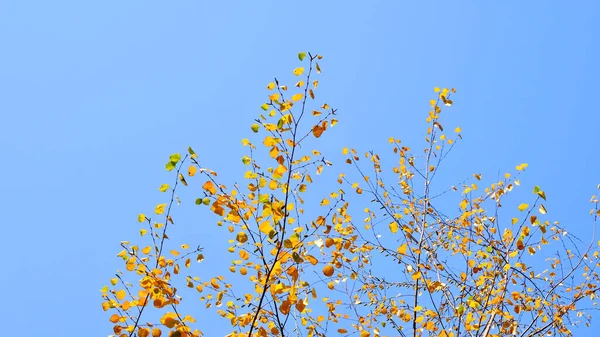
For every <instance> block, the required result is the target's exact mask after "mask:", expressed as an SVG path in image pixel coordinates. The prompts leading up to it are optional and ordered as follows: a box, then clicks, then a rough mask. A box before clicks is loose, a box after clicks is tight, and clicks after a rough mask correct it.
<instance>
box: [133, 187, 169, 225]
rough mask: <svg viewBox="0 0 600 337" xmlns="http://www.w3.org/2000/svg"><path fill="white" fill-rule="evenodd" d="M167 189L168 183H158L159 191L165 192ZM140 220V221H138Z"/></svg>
mask: <svg viewBox="0 0 600 337" xmlns="http://www.w3.org/2000/svg"><path fill="white" fill-rule="evenodd" d="M168 189H169V184H162V185H160V187H159V188H158V190H159V191H161V192H166V191H167V190H168ZM140 222H141V221H140Z"/></svg>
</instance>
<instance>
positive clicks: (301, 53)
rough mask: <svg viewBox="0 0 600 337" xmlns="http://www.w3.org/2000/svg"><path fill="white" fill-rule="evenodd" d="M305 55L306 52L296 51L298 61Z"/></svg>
mask: <svg viewBox="0 0 600 337" xmlns="http://www.w3.org/2000/svg"><path fill="white" fill-rule="evenodd" d="M305 57H306V53H305V52H300V53H298V59H299V60H300V61H302V60H304V58H305Z"/></svg>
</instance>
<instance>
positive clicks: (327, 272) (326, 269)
mask: <svg viewBox="0 0 600 337" xmlns="http://www.w3.org/2000/svg"><path fill="white" fill-rule="evenodd" d="M323 274H324V275H325V276H331V275H333V266H332V265H329V264H328V265H326V266H325V267H324V268H323Z"/></svg>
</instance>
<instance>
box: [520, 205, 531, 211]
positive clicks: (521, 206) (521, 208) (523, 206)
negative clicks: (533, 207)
mask: <svg viewBox="0 0 600 337" xmlns="http://www.w3.org/2000/svg"><path fill="white" fill-rule="evenodd" d="M527 207H529V205H528V204H520V205H519V207H518V209H519V211H521V212H523V211H524V210H526V209H527Z"/></svg>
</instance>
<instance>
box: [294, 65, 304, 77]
mask: <svg viewBox="0 0 600 337" xmlns="http://www.w3.org/2000/svg"><path fill="white" fill-rule="evenodd" d="M302 74H304V68H303V67H299V68H296V69H294V75H296V76H300V75H302Z"/></svg>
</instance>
